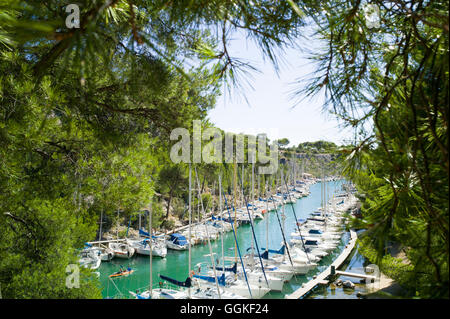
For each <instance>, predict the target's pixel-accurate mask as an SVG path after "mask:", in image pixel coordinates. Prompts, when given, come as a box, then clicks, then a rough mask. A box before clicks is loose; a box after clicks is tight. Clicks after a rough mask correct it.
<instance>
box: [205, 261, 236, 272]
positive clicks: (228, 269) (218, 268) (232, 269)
mask: <svg viewBox="0 0 450 319" xmlns="http://www.w3.org/2000/svg"><path fill="white" fill-rule="evenodd" d="M211 268H212V267H211ZM216 269H217V270H223V271H231V272H234V273H236V272H237V263H234V265H233V267H225V269H223V267H217V266H216Z"/></svg>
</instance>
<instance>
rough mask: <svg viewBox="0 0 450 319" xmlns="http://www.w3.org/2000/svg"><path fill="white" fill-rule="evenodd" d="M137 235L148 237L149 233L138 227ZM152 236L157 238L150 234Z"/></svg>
mask: <svg viewBox="0 0 450 319" xmlns="http://www.w3.org/2000/svg"><path fill="white" fill-rule="evenodd" d="M139 235H141V236H147V237H150V234H149V233H147V232H146V231H143V230H142V229H139ZM160 237H161V236H160ZM152 238H158V237H157V236H155V235H152Z"/></svg>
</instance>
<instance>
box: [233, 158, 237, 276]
mask: <svg viewBox="0 0 450 319" xmlns="http://www.w3.org/2000/svg"><path fill="white" fill-rule="evenodd" d="M236 180H237V168H236V156H235V157H234V158H233V190H234V198H233V199H234V221H233V224H234V229H237V222H236V221H237V209H236V207H237V205H236ZM236 236H237V233H236ZM234 262H235V263H237V238H236V241H235V243H234ZM235 278H237V274H235Z"/></svg>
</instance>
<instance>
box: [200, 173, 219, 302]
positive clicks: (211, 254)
mask: <svg viewBox="0 0 450 319" xmlns="http://www.w3.org/2000/svg"><path fill="white" fill-rule="evenodd" d="M194 170H195V179H196V180H197V186H198V193H199V194H198V197H199V199H200V206H201V208H202V216H204V215H205V208H204V206H203V200H202V195H201V194H200V182H199V179H198V174H197V169H195V167H194ZM204 225H205V230H206V238H207V239H208V248H209V255H210V256H211V264H212V268H213V272H214V280H215V282H216V288H217V293H218V294H219V299H222V297H221V294H220V288H219V281H218V279H217V274H216V266H215V263H214V256H213V252H212V247H211V241H210V238H209V231H208V225H206V222H205V223H204Z"/></svg>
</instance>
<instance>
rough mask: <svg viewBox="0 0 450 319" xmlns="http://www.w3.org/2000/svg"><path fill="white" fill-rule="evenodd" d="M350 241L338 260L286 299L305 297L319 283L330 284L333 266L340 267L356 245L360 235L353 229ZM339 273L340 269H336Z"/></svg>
mask: <svg viewBox="0 0 450 319" xmlns="http://www.w3.org/2000/svg"><path fill="white" fill-rule="evenodd" d="M350 237H351V238H350V241H349V242H348V244H347V246H345V248H344V250H343V251H342V253H341V254H340V255H339V256H338V258H336V260H335V261H334V262H333V263H332V264H331V265H330V266H329V267H328V268H327V269H325V270H324V271H323V272H322V273H321V274H319V275H318V276H317V277H316V278H314V279H312V280H310V281H308V282H307V283H306V284H304V285H302V287H301V288H299V289H297V290H296V291H294V292H293V293H291V294H289V295H286V296H285V297H284V298H285V299H301V298H303V297H304V296H305V295H306V294H307V293H309V292H310V291H311V290H312V289H313V288H314V287H316V286H317V285H318V284H328V280H326V278H327V277H328V276H329V275H331V267H332V266H334V267H335V269H338V268H339V267H340V266H341V265H342V263H343V262H344V261H345V260H346V259H347V257H348V256H349V255H350V253H351V252H352V251H353V248H354V247H355V244H356V240H357V239H358V235H357V234H356V231H354V230H353V229H351V230H350ZM336 273H337V274H338V271H336Z"/></svg>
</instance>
